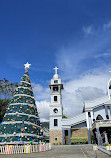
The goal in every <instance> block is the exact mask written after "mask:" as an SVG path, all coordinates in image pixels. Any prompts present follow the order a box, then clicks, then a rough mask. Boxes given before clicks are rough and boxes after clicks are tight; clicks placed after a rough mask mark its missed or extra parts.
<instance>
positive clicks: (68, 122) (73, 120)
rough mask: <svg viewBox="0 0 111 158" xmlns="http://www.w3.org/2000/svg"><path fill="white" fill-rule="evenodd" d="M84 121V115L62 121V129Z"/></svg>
mask: <svg viewBox="0 0 111 158" xmlns="http://www.w3.org/2000/svg"><path fill="white" fill-rule="evenodd" d="M85 121H86V114H85V113H82V114H80V115H77V116H75V117H72V118H67V119H62V127H63V126H64V127H65V126H73V125H76V124H79V123H81V122H85Z"/></svg>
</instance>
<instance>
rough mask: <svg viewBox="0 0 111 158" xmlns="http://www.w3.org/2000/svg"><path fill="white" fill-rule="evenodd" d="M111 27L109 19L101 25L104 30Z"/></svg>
mask: <svg viewBox="0 0 111 158" xmlns="http://www.w3.org/2000/svg"><path fill="white" fill-rule="evenodd" d="M110 28H111V21H109V22H108V23H107V24H104V25H103V30H104V31H106V30H108V29H110Z"/></svg>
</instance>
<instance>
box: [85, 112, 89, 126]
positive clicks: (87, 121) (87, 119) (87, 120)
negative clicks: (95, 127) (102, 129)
mask: <svg viewBox="0 0 111 158" xmlns="http://www.w3.org/2000/svg"><path fill="white" fill-rule="evenodd" d="M86 123H87V129H89V118H88V112H86Z"/></svg>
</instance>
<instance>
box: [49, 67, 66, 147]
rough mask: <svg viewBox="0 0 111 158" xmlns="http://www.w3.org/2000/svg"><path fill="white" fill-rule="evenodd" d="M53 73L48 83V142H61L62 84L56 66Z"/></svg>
mask: <svg viewBox="0 0 111 158" xmlns="http://www.w3.org/2000/svg"><path fill="white" fill-rule="evenodd" d="M54 70H55V74H54V75H53V78H52V79H51V84H50V85H49V87H50V90H51V104H50V106H49V107H50V143H51V144H53V143H55V144H56V143H58V144H59V143H62V142H63V141H62V124H61V122H62V115H63V107H62V94H61V91H62V89H63V84H62V81H61V78H60V76H59V75H58V74H57V70H58V68H57V67H55V68H54Z"/></svg>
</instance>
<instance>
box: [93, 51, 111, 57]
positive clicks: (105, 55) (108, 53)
mask: <svg viewBox="0 0 111 158" xmlns="http://www.w3.org/2000/svg"><path fill="white" fill-rule="evenodd" d="M110 56H111V49H108V50H106V51H105V52H104V53H101V54H98V55H96V56H95V58H101V57H110Z"/></svg>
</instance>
